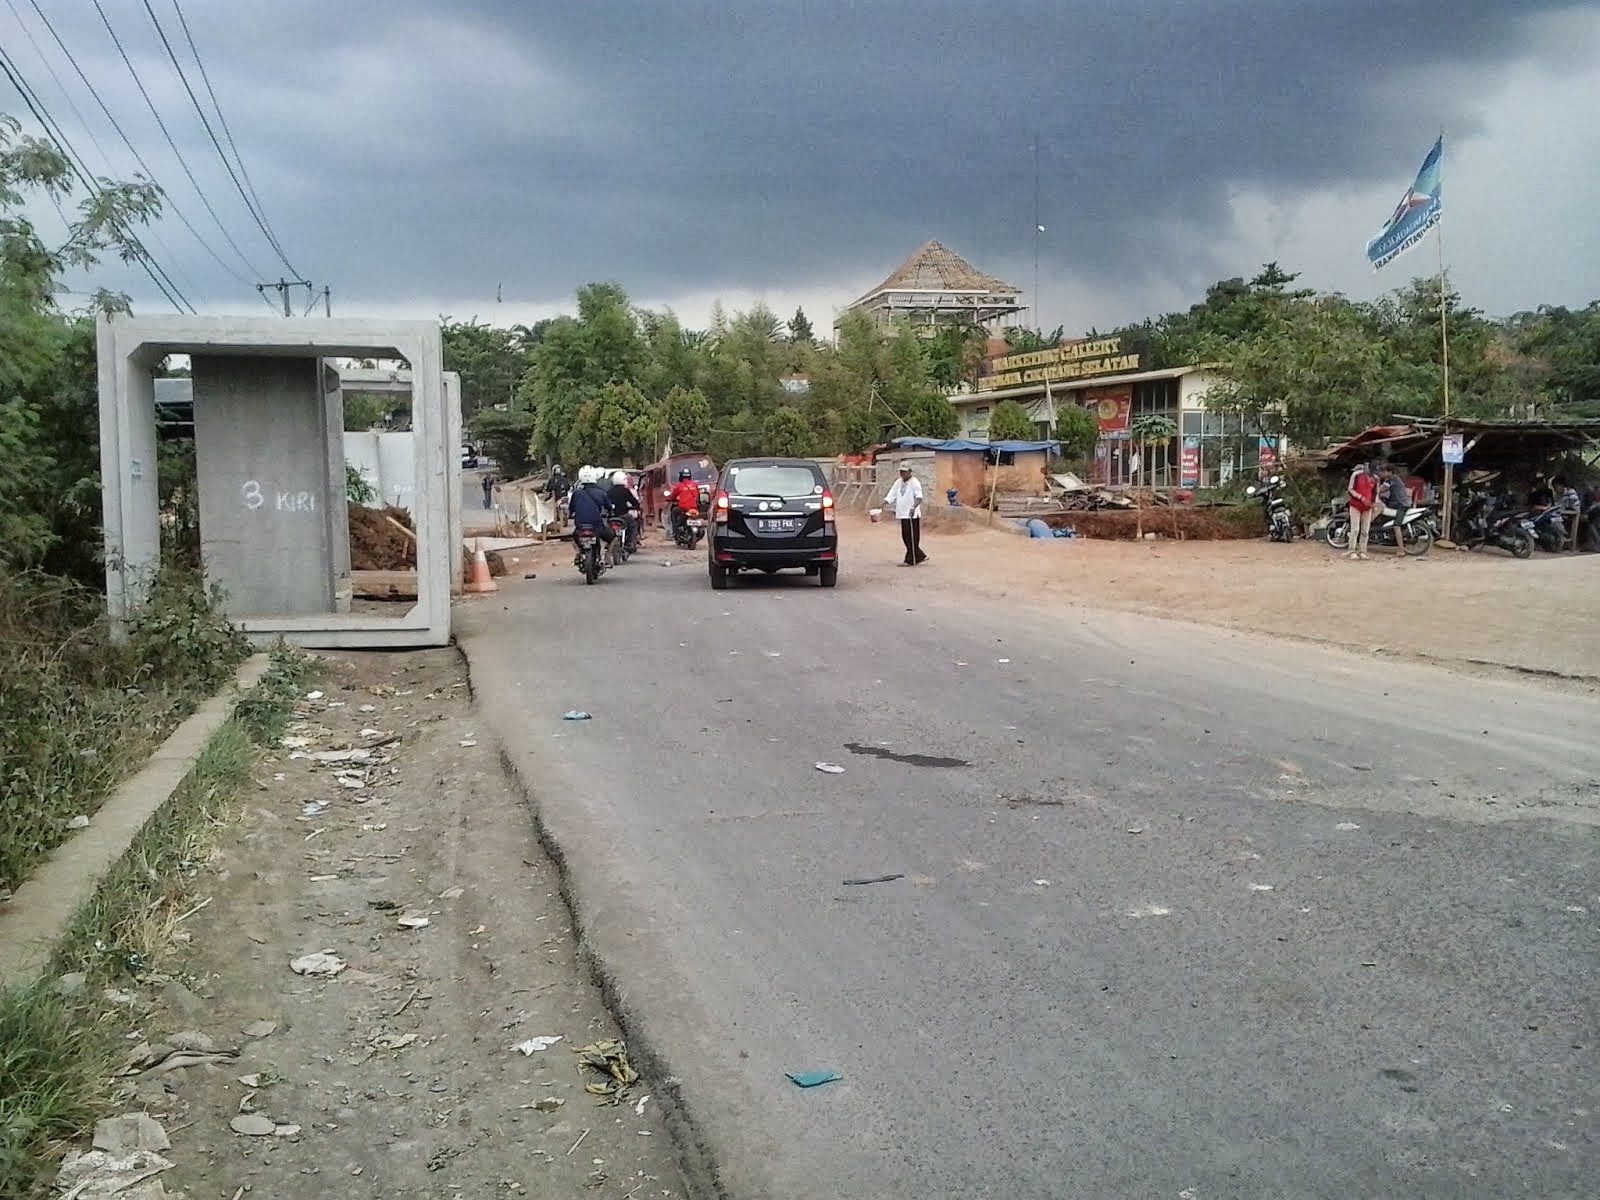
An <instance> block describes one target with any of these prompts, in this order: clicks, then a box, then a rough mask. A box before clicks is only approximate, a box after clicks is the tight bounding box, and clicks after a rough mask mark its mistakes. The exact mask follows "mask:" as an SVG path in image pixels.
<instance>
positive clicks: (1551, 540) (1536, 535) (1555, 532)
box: [1527, 505, 1567, 554]
mask: <svg viewBox="0 0 1600 1200" xmlns="http://www.w3.org/2000/svg"><path fill="white" fill-rule="evenodd" d="M1527 520H1528V521H1529V522H1531V525H1530V528H1531V529H1532V531H1533V544H1534V545H1535V546H1537V547H1538V548H1539V549H1540V550H1543V551H1544V552H1545V553H1546V554H1559V553H1560V552H1561V551H1563V550H1565V549H1566V548H1567V518H1566V515H1565V514H1564V513H1563V512H1562V511H1561V510H1560V509H1559V508H1557V507H1555V506H1554V505H1551V506H1550V507H1549V508H1547V509H1545V510H1544V511H1543V512H1537V513H1529V514H1528V517H1527Z"/></svg>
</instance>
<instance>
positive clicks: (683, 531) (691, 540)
mask: <svg viewBox="0 0 1600 1200" xmlns="http://www.w3.org/2000/svg"><path fill="white" fill-rule="evenodd" d="M707 507H709V505H702V506H701V507H700V508H696V509H695V510H694V511H692V512H690V511H684V510H680V512H679V515H678V519H677V521H675V522H674V523H673V526H672V540H673V542H675V543H676V544H677V545H679V546H681V547H683V548H684V549H685V550H693V549H694V548H695V547H696V546H698V545H699V544H700V543H701V541H702V540H704V538H705V536H706V519H705V518H704V517H702V516H701V515H700V513H701V511H702V510H703V509H704V508H707Z"/></svg>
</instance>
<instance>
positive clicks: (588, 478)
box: [578, 465, 599, 484]
mask: <svg viewBox="0 0 1600 1200" xmlns="http://www.w3.org/2000/svg"><path fill="white" fill-rule="evenodd" d="M598 474H599V472H597V471H596V470H595V469H594V468H593V467H591V466H587V465H586V466H582V467H579V468H578V482H579V483H580V484H588V483H594V482H596V476H597V475H598Z"/></svg>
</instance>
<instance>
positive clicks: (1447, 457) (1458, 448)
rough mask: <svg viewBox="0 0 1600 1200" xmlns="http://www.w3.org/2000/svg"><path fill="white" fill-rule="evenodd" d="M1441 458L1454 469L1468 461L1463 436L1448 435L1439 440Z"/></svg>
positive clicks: (1456, 434) (1457, 434)
mask: <svg viewBox="0 0 1600 1200" xmlns="http://www.w3.org/2000/svg"><path fill="white" fill-rule="evenodd" d="M1439 458H1440V459H1441V460H1442V461H1444V462H1447V463H1449V464H1450V465H1451V466H1453V467H1459V466H1460V465H1461V464H1462V463H1464V462H1466V461H1467V451H1466V447H1465V446H1464V445H1462V435H1461V434H1459V433H1447V434H1445V435H1444V437H1442V438H1441V439H1440V440H1439Z"/></svg>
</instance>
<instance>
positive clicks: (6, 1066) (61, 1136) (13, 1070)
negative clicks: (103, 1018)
mask: <svg viewBox="0 0 1600 1200" xmlns="http://www.w3.org/2000/svg"><path fill="white" fill-rule="evenodd" d="M113 1044H114V1043H113V1039H112V1038H111V1036H110V1033H109V1030H107V1029H106V1028H104V1026H103V1025H102V1024H101V1023H100V1022H99V1021H98V1019H97V1018H96V1017H95V1015H94V1014H93V1013H92V1012H89V1011H87V1010H85V1009H83V1008H81V1007H76V1006H75V1004H74V1002H73V1001H71V1000H68V999H66V998H64V997H62V996H60V995H57V994H56V993H55V992H54V991H53V990H52V989H51V988H50V987H49V986H48V985H42V984H41V985H39V986H36V987H31V988H26V989H23V988H11V989H7V990H5V991H3V992H0V1197H4V1198H5V1200H22V1198H23V1197H27V1196H32V1195H35V1194H37V1192H38V1187H39V1185H40V1184H41V1183H43V1182H44V1181H45V1178H46V1171H45V1168H47V1166H48V1165H50V1164H53V1163H54V1161H55V1159H56V1157H57V1153H58V1148H59V1147H60V1146H61V1145H62V1144H63V1143H64V1142H66V1141H67V1140H68V1139H70V1138H72V1137H74V1136H76V1135H77V1134H78V1133H80V1132H81V1131H82V1130H84V1129H85V1128H87V1127H88V1126H89V1125H90V1124H91V1123H92V1122H93V1121H94V1120H95V1118H96V1117H98V1116H100V1115H101V1113H102V1105H101V1103H100V1101H99V1098H100V1097H101V1096H102V1095H103V1094H104V1092H105V1080H106V1076H107V1075H108V1074H109V1072H110V1070H111V1067H112V1062H113V1060H112V1047H113Z"/></svg>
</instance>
